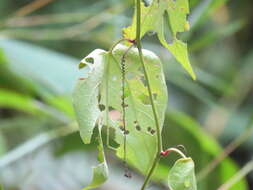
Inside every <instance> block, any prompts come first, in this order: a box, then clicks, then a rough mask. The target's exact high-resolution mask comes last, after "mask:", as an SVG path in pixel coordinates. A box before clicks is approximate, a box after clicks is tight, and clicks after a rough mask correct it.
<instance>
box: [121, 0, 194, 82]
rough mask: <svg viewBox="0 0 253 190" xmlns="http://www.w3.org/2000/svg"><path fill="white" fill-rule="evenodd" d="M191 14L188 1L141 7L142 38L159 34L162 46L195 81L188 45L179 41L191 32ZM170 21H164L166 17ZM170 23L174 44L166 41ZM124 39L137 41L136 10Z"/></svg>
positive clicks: (178, 0) (165, 0) (160, 2)
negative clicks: (180, 37)
mask: <svg viewBox="0 0 253 190" xmlns="http://www.w3.org/2000/svg"><path fill="white" fill-rule="evenodd" d="M188 13H189V4H188V0H163V1H157V0H154V1H153V3H152V4H151V5H149V6H147V7H146V6H145V5H144V3H142V5H141V37H143V36H144V35H145V34H146V33H147V32H148V31H155V32H157V35H158V38H159V40H160V42H161V44H162V45H163V46H164V47H165V48H167V49H168V50H169V51H170V52H171V53H172V55H174V57H175V58H176V60H177V61H178V62H179V63H180V64H182V66H183V67H184V69H185V70H186V71H187V72H188V73H189V74H190V75H191V77H192V78H193V79H196V76H195V74H194V72H193V70H192V67H191V65H190V61H189V57H188V50H187V45H186V44H185V43H184V42H182V41H180V40H178V39H177V34H178V33H180V32H184V31H187V30H189V23H188V21H187V19H186V18H187V14H188ZM165 14H166V15H167V17H168V20H167V21H166V20H164V15H165ZM166 22H167V23H168V24H169V26H170V30H171V33H172V36H173V42H172V43H171V44H168V43H167V41H166V39H165V34H164V31H165V28H164V25H165V23H166ZM123 35H124V38H126V39H130V40H134V39H136V10H135V15H134V18H133V22H132V25H131V26H129V27H128V28H125V29H123Z"/></svg>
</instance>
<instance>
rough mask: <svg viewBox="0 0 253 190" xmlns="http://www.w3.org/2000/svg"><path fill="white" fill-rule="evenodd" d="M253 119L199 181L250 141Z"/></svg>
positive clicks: (209, 165)
mask: <svg viewBox="0 0 253 190" xmlns="http://www.w3.org/2000/svg"><path fill="white" fill-rule="evenodd" d="M252 125H253V117H252V118H251V119H250V121H249V122H248V124H247V127H246V128H247V129H246V130H245V131H244V132H243V133H242V134H241V135H239V136H238V137H237V138H236V139H235V140H233V141H232V142H231V143H230V144H229V145H228V146H227V147H226V148H225V149H224V151H223V152H222V153H220V154H219V155H218V156H217V157H216V158H215V159H214V160H213V161H211V162H210V163H209V164H208V165H207V166H206V167H205V168H204V169H202V170H201V171H200V172H199V173H198V175H197V179H198V181H200V180H203V179H204V178H205V177H207V175H208V174H209V173H210V172H212V171H213V170H214V169H215V168H216V167H217V166H218V165H219V164H220V163H221V162H222V161H223V160H224V159H225V158H226V157H227V156H229V155H230V154H231V153H232V152H234V151H235V150H236V149H237V148H238V147H239V146H240V145H241V144H242V143H244V142H245V141H246V140H248V139H249V138H250V137H251V136H252V135H253V126H252Z"/></svg>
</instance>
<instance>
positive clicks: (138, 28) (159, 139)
mask: <svg viewBox="0 0 253 190" xmlns="http://www.w3.org/2000/svg"><path fill="white" fill-rule="evenodd" d="M136 2H137V5H136V11H137V17H136V19H137V22H136V46H137V48H138V52H139V57H140V62H141V65H142V69H143V72H144V76H145V79H146V82H147V88H148V94H149V99H150V102H151V106H152V111H153V115H154V119H155V126H156V134H157V153H156V155H155V158H154V161H153V163H152V166H151V168H150V170H149V172H148V174H147V176H146V178H145V181H144V183H143V185H142V187H141V190H144V189H145V188H146V186H147V184H148V182H149V181H150V179H151V177H152V174H153V173H154V171H155V168H156V166H157V164H158V163H159V160H160V158H161V155H160V153H161V152H162V137H161V130H160V125H159V121H158V116H157V112H156V108H155V103H154V100H153V95H152V90H151V86H150V82H149V77H148V73H147V70H146V67H145V63H144V59H143V53H142V45H141V0H137V1H136Z"/></svg>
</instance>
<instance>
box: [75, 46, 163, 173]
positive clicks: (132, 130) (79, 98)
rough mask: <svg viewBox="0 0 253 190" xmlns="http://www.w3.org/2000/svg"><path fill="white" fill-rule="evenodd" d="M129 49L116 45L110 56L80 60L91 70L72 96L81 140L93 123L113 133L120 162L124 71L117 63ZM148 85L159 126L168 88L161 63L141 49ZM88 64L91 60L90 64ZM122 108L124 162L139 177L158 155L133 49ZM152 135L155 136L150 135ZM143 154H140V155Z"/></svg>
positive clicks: (97, 54) (94, 55)
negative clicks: (125, 150) (109, 128)
mask: <svg viewBox="0 0 253 190" xmlns="http://www.w3.org/2000/svg"><path fill="white" fill-rule="evenodd" d="M127 49H128V47H126V46H123V45H118V46H117V47H116V48H115V49H114V51H113V52H112V53H107V52H104V51H102V50H95V51H93V52H92V53H91V54H89V55H88V56H87V57H86V58H85V59H84V60H83V61H82V66H85V65H86V66H88V67H89V68H90V74H89V76H88V77H87V78H86V79H82V80H79V82H78V84H77V86H76V89H75V92H74V96H73V97H74V108H75V112H76V115H77V120H78V122H79V126H80V132H81V136H82V139H83V140H84V142H85V143H90V140H91V136H92V134H93V130H94V127H95V124H96V122H97V121H98V119H99V118H102V121H101V122H102V125H103V126H108V127H111V128H112V129H114V131H115V140H116V142H117V143H118V144H119V148H118V149H117V151H116V153H117V156H118V157H120V158H123V155H124V153H123V151H124V148H123V141H124V134H123V131H122V130H121V129H120V128H121V126H122V112H123V110H122V84H121V79H122V70H121V65H120V63H121V59H122V56H123V55H124V53H125V52H126V51H127ZM143 54H144V61H145V64H146V68H147V72H148V76H149V78H150V86H151V89H152V92H153V97H154V101H155V105H156V109H157V113H158V115H159V124H160V126H161V127H162V125H163V121H164V114H165V110H166V105H167V88H166V83H165V79H164V75H163V70H162V65H161V62H160V61H159V59H158V57H157V56H156V55H154V54H153V53H152V52H150V51H147V50H144V51H143ZM91 60H92V61H91ZM125 66H126V70H125V76H126V83H125V88H126V90H125V94H124V97H125V107H126V129H127V130H128V131H129V134H128V135H127V146H126V147H127V162H128V163H129V164H131V165H132V166H133V167H135V168H137V169H138V170H139V171H141V172H142V173H143V174H146V172H147V171H148V169H149V167H150V165H151V163H152V161H153V159H154V155H155V153H156V147H157V144H156V143H157V142H156V131H155V130H156V127H155V121H154V118H153V112H152V108H151V103H150V101H149V96H148V91H147V84H146V80H145V78H144V74H143V70H142V67H141V63H140V59H139V55H138V51H137V49H131V50H130V51H129V53H128V54H127V55H126V62H125ZM150 131H152V132H153V134H152V133H151V132H150ZM140 150H141V151H140Z"/></svg>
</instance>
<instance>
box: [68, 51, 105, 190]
mask: <svg viewBox="0 0 253 190" xmlns="http://www.w3.org/2000/svg"><path fill="white" fill-rule="evenodd" d="M104 55H105V51H103V50H95V51H93V52H92V53H91V54H89V55H88V56H87V58H85V59H84V60H83V61H82V62H81V64H80V66H82V67H84V66H88V67H89V71H90V72H89V75H88V78H87V79H85V78H81V79H80V80H79V81H78V83H77V85H76V88H75V90H74V94H73V104H74V109H75V112H76V116H77V121H78V123H79V127H80V134H81V137H82V140H83V142H84V143H85V144H89V143H91V139H92V135H93V133H94V129H95V127H96V126H98V125H99V126H98V135H97V136H96V137H95V140H97V141H98V144H99V145H98V150H99V155H98V161H99V165H98V166H96V167H94V168H93V178H92V182H91V184H90V185H88V186H87V187H85V188H84V189H83V190H89V189H93V188H96V187H98V186H100V185H101V184H103V183H104V182H105V181H106V180H107V178H108V168H107V164H106V160H105V156H104V150H103V142H102V138H101V125H100V123H98V121H99V117H100V114H101V112H100V110H99V108H98V101H99V97H98V96H99V87H100V84H101V81H102V79H103V75H104V66H105V64H104V60H103V56H104ZM91 58H92V59H91ZM93 60H95V62H93ZM95 134H96V133H95Z"/></svg>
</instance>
